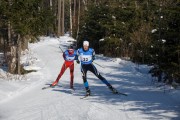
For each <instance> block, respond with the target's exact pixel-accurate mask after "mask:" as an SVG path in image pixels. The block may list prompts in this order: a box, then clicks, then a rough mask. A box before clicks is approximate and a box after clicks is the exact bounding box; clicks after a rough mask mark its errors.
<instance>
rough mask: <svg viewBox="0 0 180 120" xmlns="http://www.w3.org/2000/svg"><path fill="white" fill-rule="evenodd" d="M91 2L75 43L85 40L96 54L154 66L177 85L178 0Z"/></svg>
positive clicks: (179, 61)
mask: <svg viewBox="0 0 180 120" xmlns="http://www.w3.org/2000/svg"><path fill="white" fill-rule="evenodd" d="M91 2H92V4H90V5H89V6H88V11H86V13H85V15H83V21H81V29H80V37H79V40H78V41H79V43H82V41H83V40H84V39H88V40H89V41H90V43H91V46H92V47H94V48H95V50H96V52H97V53H98V52H100V53H102V54H104V55H107V56H112V57H130V58H131V59H132V60H133V61H134V62H138V63H148V64H152V63H153V64H158V65H159V66H160V69H162V71H165V72H167V73H168V74H170V75H171V76H174V77H176V78H177V79H178V80H179V82H180V77H179V76H180V47H179V46H180V34H179V33H180V14H179V13H180V2H179V0H164V1H156V0H106V1H99V2H97V1H96V4H95V3H94V1H91ZM81 17H82V16H81ZM153 29H156V31H155V32H153V33H152V32H151V31H152V30H153ZM102 38H104V39H105V40H104V41H101V42H99V40H100V39H102Z"/></svg>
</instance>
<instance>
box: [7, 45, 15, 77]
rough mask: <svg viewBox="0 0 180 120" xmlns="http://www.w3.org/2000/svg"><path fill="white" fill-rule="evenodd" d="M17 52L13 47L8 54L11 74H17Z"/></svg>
mask: <svg viewBox="0 0 180 120" xmlns="http://www.w3.org/2000/svg"><path fill="white" fill-rule="evenodd" d="M16 50H17V49H16V47H15V46H11V47H10V51H9V52H7V64H8V72H9V73H11V74H14V73H15V72H16V61H17V59H16Z"/></svg>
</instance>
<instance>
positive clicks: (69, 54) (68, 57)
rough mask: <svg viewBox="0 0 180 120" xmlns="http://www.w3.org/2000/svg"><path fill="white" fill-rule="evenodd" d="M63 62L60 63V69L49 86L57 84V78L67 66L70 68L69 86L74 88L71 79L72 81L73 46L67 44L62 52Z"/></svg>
mask: <svg viewBox="0 0 180 120" xmlns="http://www.w3.org/2000/svg"><path fill="white" fill-rule="evenodd" d="M63 58H64V64H63V65H62V68H61V71H60V73H59V75H58V77H57V78H56V80H55V81H54V82H53V83H52V84H51V85H50V86H51V87H53V86H55V85H57V84H58V82H59V79H60V78H61V76H62V75H63V73H64V72H65V70H66V69H67V68H69V69H70V88H71V89H74V87H73V81H74V60H75V59H76V51H75V50H74V49H73V46H71V45H70V46H69V48H68V50H66V51H65V52H63Z"/></svg>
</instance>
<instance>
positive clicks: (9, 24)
mask: <svg viewBox="0 0 180 120" xmlns="http://www.w3.org/2000/svg"><path fill="white" fill-rule="evenodd" d="M10 42H11V23H10V21H8V41H7V45H8V46H9V45H10Z"/></svg>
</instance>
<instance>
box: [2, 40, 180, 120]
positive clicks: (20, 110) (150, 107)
mask: <svg viewBox="0 0 180 120" xmlns="http://www.w3.org/2000/svg"><path fill="white" fill-rule="evenodd" d="M59 45H60V44H59V41H58V40H57V39H47V38H46V40H45V41H41V42H39V43H36V44H31V45H30V49H31V50H32V51H33V52H34V53H35V55H36V56H38V58H39V59H40V61H39V64H38V65H39V66H40V67H42V69H40V70H39V73H41V77H40V80H39V81H38V80H37V81H38V82H37V84H36V85H35V86H34V87H31V88H29V89H28V90H26V91H24V92H22V93H20V94H19V95H18V96H15V97H13V98H12V99H9V100H7V101H5V102H3V103H1V104H0V120H157V119H163V120H172V119H173V120H179V119H180V102H179V101H175V100H174V99H173V98H171V96H170V95H169V94H168V93H167V94H164V93H163V91H161V90H158V89H157V88H153V87H152V86H151V85H150V78H149V76H148V75H147V70H148V69H147V67H146V66H140V67H137V66H136V65H134V64H133V63H131V62H127V61H123V60H119V59H118V60H119V61H118V60H114V59H111V58H106V57H102V56H97V60H96V63H99V64H101V65H103V66H104V67H105V68H101V67H100V66H97V65H95V66H96V67H97V69H98V70H99V71H100V72H101V73H102V75H103V76H104V77H105V78H106V79H107V80H108V81H109V82H110V83H111V84H112V85H113V86H114V87H115V88H117V89H118V90H119V91H121V92H125V93H127V94H128V97H126V96H119V95H113V94H112V93H111V92H110V91H109V90H108V88H107V87H106V86H105V85H104V84H103V83H101V81H100V80H98V79H97V78H96V77H95V76H94V75H93V74H92V73H88V82H89V85H90V89H91V91H92V96H90V97H88V98H86V99H83V100H82V99H80V97H82V96H83V95H84V94H85V90H84V86H83V82H82V78H81V73H80V65H79V64H76V65H75V71H74V74H75V78H74V83H75V84H74V87H75V89H76V90H75V91H73V92H72V91H71V90H70V89H69V83H70V75H69V69H67V70H66V72H65V73H64V75H63V76H62V78H61V79H60V81H59V84H58V86H56V87H55V88H50V89H46V90H42V87H45V86H48V85H49V84H51V83H52V82H53V81H54V80H55V79H56V77H57V75H58V73H59V71H60V69H61V65H62V64H63V62H64V60H63V57H62V52H61V50H60V48H59ZM61 48H63V49H65V48H66V46H65V44H61Z"/></svg>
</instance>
